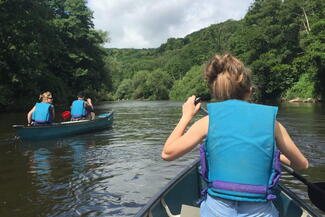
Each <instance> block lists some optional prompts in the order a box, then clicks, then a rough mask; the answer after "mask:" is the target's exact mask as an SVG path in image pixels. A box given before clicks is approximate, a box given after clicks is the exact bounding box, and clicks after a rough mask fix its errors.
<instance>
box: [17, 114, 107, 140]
mask: <svg viewBox="0 0 325 217" xmlns="http://www.w3.org/2000/svg"><path fill="white" fill-rule="evenodd" d="M112 124H113V112H107V113H104V114H100V115H98V116H97V117H96V118H95V119H94V120H91V121H89V120H80V121H67V122H61V123H54V124H51V125H46V126H24V125H13V128H14V129H15V130H16V134H17V136H18V138H19V139H21V140H25V141H36V140H45V139H55V138H60V137H66V136H73V135H78V134H82V133H88V132H93V131H98V130H102V129H106V128H109V127H111V126H112Z"/></svg>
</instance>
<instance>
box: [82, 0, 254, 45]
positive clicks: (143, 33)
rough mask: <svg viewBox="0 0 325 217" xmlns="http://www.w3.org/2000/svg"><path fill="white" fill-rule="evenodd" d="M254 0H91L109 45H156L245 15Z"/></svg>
mask: <svg viewBox="0 0 325 217" xmlns="http://www.w3.org/2000/svg"><path fill="white" fill-rule="evenodd" d="M253 1H254V0H88V7H89V8H90V9H91V10H92V11H93V13H94V14H93V16H94V19H93V22H94V24H95V29H100V30H103V31H106V32H108V35H109V38H110V41H109V43H106V44H105V45H104V46H105V47H109V48H156V47H159V46H160V45H161V44H162V43H165V42H166V41H167V39H168V38H183V37H185V36H186V35H188V34H190V33H192V32H195V31H197V30H200V29H202V28H205V27H208V26H210V25H211V24H216V23H220V22H223V21H226V20H228V19H234V20H239V19H242V18H243V17H244V15H245V14H246V12H247V10H248V8H249V6H250V5H251V4H252V3H253Z"/></svg>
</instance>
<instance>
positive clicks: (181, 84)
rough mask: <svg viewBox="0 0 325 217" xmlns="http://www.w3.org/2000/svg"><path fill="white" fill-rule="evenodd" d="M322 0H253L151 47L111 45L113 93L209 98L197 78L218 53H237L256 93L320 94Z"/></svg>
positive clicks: (324, 48)
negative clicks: (239, 12)
mask: <svg viewBox="0 0 325 217" xmlns="http://www.w3.org/2000/svg"><path fill="white" fill-rule="evenodd" d="M324 16H325V1H322V0H256V1H255V2H254V3H253V4H252V5H251V6H250V8H249V10H248V12H247V14H246V15H245V17H244V18H243V19H242V20H239V21H234V20H228V21H226V22H223V23H219V24H214V25H211V26H209V27H207V28H204V29H201V30H200V31H197V32H194V33H192V34H189V35H187V36H186V37H184V38H169V39H168V40H167V42H166V43H164V44H162V45H161V46H160V47H158V48H156V49H109V57H108V58H109V63H110V68H111V69H112V86H113V90H114V93H115V94H114V97H115V98H116V99H149V100H156V99H172V100H183V99H185V98H186V97H187V96H190V95H192V94H195V95H200V96H202V97H203V98H205V99H209V98H210V95H209V91H208V89H207V85H206V83H205V81H204V79H203V70H204V66H205V64H206V62H207V61H208V60H209V59H210V58H211V57H212V56H213V55H214V54H216V53H231V54H233V55H235V56H237V57H239V58H240V59H241V60H242V61H243V62H244V63H245V64H246V65H247V66H248V68H249V69H250V71H251V73H252V74H253V80H254V84H255V86H256V89H257V91H256V93H255V98H256V99H260V100H265V99H292V98H296V97H300V98H313V99H316V100H321V99H324V97H325V72H324V61H325V44H324V40H325V17H324Z"/></svg>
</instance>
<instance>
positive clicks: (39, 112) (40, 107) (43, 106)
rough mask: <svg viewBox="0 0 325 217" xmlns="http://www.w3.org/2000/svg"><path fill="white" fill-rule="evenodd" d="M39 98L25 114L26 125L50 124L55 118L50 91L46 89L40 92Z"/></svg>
mask: <svg viewBox="0 0 325 217" xmlns="http://www.w3.org/2000/svg"><path fill="white" fill-rule="evenodd" d="M39 100H40V102H38V103H36V104H35V106H34V107H33V108H32V109H31V110H30V111H29V112H28V114H27V123H28V126H31V125H46V124H51V123H52V122H53V120H54V118H55V112H54V106H53V105H52V103H53V97H52V94H51V92H49V91H47V92H44V93H42V94H41V95H40V97H39Z"/></svg>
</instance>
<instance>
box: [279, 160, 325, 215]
mask: <svg viewBox="0 0 325 217" xmlns="http://www.w3.org/2000/svg"><path fill="white" fill-rule="evenodd" d="M281 165H282V168H283V169H284V170H285V171H287V172H288V173H289V174H291V175H292V176H294V177H295V178H296V179H298V180H299V181H301V182H303V183H304V184H305V185H307V187H308V196H309V199H310V201H311V202H312V203H313V204H314V205H315V206H316V207H317V208H318V209H320V210H322V211H323V212H325V182H309V181H308V180H307V179H305V178H304V177H303V176H302V175H300V174H299V173H296V172H295V171H294V170H293V169H292V168H291V167H289V166H287V165H285V164H281Z"/></svg>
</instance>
